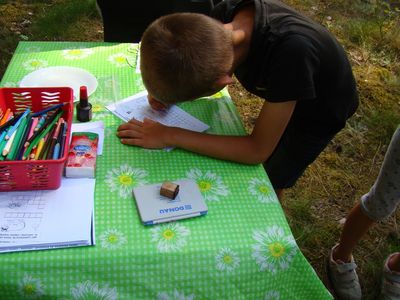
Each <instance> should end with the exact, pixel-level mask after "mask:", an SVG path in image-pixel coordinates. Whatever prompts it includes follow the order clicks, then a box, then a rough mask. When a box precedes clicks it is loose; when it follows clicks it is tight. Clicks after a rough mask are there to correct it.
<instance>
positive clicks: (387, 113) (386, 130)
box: [366, 110, 400, 145]
mask: <svg viewBox="0 0 400 300" xmlns="http://www.w3.org/2000/svg"><path fill="white" fill-rule="evenodd" d="M366 124H367V126H368V127H369V136H370V137H371V138H372V139H373V140H375V141H380V142H381V143H383V144H385V145H387V144H389V142H390V140H391V138H392V136H393V133H394V131H395V130H396V128H397V127H398V126H399V125H400V112H396V111H393V110H383V111H373V112H371V114H370V115H369V116H367V118H366Z"/></svg>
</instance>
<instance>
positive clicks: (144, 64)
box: [140, 13, 233, 103]
mask: <svg viewBox="0 0 400 300" xmlns="http://www.w3.org/2000/svg"><path fill="white" fill-rule="evenodd" d="M232 62H233V44H232V39H231V34H230V32H229V31H228V30H226V29H225V28H224V27H223V25H222V24H221V23H219V22H218V21H216V20H214V19H212V18H210V17H207V16H205V15H201V14H194V13H176V14H171V15H167V16H164V17H161V18H159V19H157V20H156V21H154V22H153V23H152V24H151V25H150V26H149V27H148V28H147V29H146V31H145V32H144V34H143V37H142V41H141V46H140V69H141V73H142V79H143V83H144V85H145V86H146V88H147V90H148V92H149V94H151V95H152V96H153V97H154V98H155V99H157V100H161V101H163V102H167V103H174V102H180V101H186V100H192V99H196V98H199V97H201V96H207V95H211V94H213V93H215V92H217V91H218V90H219V89H221V88H222V86H218V84H217V82H218V80H219V79H220V78H221V77H222V76H224V75H226V74H230V72H231V68H232Z"/></svg>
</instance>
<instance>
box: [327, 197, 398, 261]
mask: <svg viewBox="0 0 400 300" xmlns="http://www.w3.org/2000/svg"><path fill="white" fill-rule="evenodd" d="M374 222H375V221H374V220H372V219H370V218H369V217H367V216H366V215H365V214H364V213H363V212H362V210H361V207H360V204H357V205H356V206H355V207H354V208H353V209H352V210H351V212H350V214H349V216H348V218H347V220H346V223H345V224H344V227H343V230H342V234H341V236H340V242H339V245H338V246H337V247H336V249H335V251H334V252H333V259H334V260H337V259H340V260H341V261H343V262H350V260H351V253H352V252H353V249H354V247H355V246H356V244H357V242H358V241H359V240H360V239H361V237H362V236H363V235H364V234H365V233H366V232H367V230H368V229H369V228H370V227H371V225H372V224H374ZM399 266H400V265H399Z"/></svg>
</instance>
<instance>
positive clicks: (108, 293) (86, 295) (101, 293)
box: [71, 280, 118, 300]
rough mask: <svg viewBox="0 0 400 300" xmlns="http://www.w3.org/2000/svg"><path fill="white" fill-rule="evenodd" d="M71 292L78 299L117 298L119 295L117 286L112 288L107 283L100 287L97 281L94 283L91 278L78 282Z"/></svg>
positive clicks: (101, 299) (103, 299) (113, 299)
mask: <svg viewBox="0 0 400 300" xmlns="http://www.w3.org/2000/svg"><path fill="white" fill-rule="evenodd" d="M71 292H72V297H73V298H74V299H76V300H87V299H99V300H116V299H117V297H118V294H117V289H116V288H110V287H108V285H107V284H106V285H105V286H104V287H100V286H99V284H98V283H97V282H95V283H92V282H90V281H89V280H87V281H85V282H82V283H78V284H77V285H76V286H75V287H74V288H72V289H71Z"/></svg>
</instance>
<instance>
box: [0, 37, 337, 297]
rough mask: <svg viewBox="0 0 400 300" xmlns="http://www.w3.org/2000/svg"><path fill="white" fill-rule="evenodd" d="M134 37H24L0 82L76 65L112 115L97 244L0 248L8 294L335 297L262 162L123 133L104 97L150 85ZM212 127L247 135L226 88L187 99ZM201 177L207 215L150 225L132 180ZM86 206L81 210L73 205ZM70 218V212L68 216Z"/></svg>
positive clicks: (99, 185) (102, 114)
mask: <svg viewBox="0 0 400 300" xmlns="http://www.w3.org/2000/svg"><path fill="white" fill-rule="evenodd" d="M137 53H138V45H137V44H112V43H93V42H20V43H19V45H18V47H17V49H16V51H15V54H14V56H13V57H12V60H11V62H10V64H9V66H8V68H7V71H6V72H5V74H4V77H3V79H2V81H1V84H0V86H3V87H4V86H15V87H16V86H18V85H19V81H20V80H21V79H22V78H23V77H24V76H25V75H26V74H29V73H30V72H32V71H34V70H37V69H39V68H45V67H50V66H72V67H79V68H82V69H85V70H87V71H89V72H90V73H92V74H93V75H94V76H96V78H97V80H98V87H97V89H96V91H95V92H94V94H93V95H91V96H90V102H91V103H92V104H93V120H94V121H97V120H102V121H103V122H104V124H105V140H104V149H103V155H101V156H99V157H98V160H97V172H96V188H95V214H94V215H95V236H96V245H95V246H89V247H78V248H64V249H54V250H42V251H29V252H18V253H4V254H0V295H1V296H0V298H1V299H251V300H254V299H307V300H310V299H318V300H320V299H332V296H331V295H330V294H329V292H328V291H327V290H326V289H325V287H324V285H323V284H322V282H321V281H320V279H319V278H318V277H317V275H316V273H315V272H314V270H313V269H312V267H311V266H310V264H309V263H308V262H307V260H306V259H305V258H304V256H303V255H302V253H301V251H300V249H299V247H298V246H297V244H296V241H295V239H294V237H293V235H292V233H291V231H290V228H289V226H288V223H287V221H286V218H285V215H284V213H283V211H282V207H281V205H280V203H279V201H278V199H277V197H276V195H275V193H274V190H273V188H272V186H271V183H270V181H269V179H268V176H267V175H266V173H265V171H264V169H263V167H262V165H255V166H254V165H252V166H251V165H250V166H249V165H243V164H238V163H233V162H228V161H222V160H217V159H212V158H209V157H205V156H202V155H198V154H194V153H191V152H188V151H185V150H182V149H174V150H172V151H164V150H146V149H142V148H139V147H132V146H126V145H123V144H121V143H120V142H119V139H118V138H117V136H116V129H117V127H118V126H119V125H120V124H121V123H122V121H121V120H120V119H119V118H117V117H116V116H115V115H113V114H111V113H110V112H109V111H108V110H107V109H106V108H105V106H106V105H108V104H110V103H113V102H114V101H118V100H120V99H123V98H125V97H128V96H130V95H133V94H135V93H138V92H140V91H143V90H144V86H143V84H142V81H141V77H140V73H139V72H138V68H137V66H136V64H137ZM179 106H180V108H182V109H183V110H185V111H187V112H188V113H190V114H192V115H193V116H195V117H196V118H198V119H200V120H201V121H203V122H205V123H206V124H208V125H209V126H210V129H209V130H208V132H210V133H216V134H227V135H244V134H245V130H244V128H243V126H242V123H241V121H240V118H239V115H238V113H237V110H236V108H235V106H234V104H233V103H232V101H231V98H230V96H229V94H228V92H227V91H226V90H223V91H221V92H219V93H217V94H215V95H213V96H212V97H208V98H202V99H198V100H195V101H193V102H187V103H181V104H179ZM182 178H190V179H193V180H195V181H196V182H197V184H198V186H199V189H200V191H201V194H202V196H203V198H204V200H205V202H206V204H207V206H208V209H209V211H208V214H207V215H206V216H202V217H196V218H190V219H186V220H180V221H176V222H170V223H164V224H159V225H153V226H145V225H143V224H142V222H141V220H140V217H139V215H138V212H137V208H136V205H135V201H134V198H133V197H132V188H134V187H136V186H139V185H144V184H150V183H159V182H163V181H164V180H177V179H182ZM77 209H79V207H77ZM71 222H73V216H71Z"/></svg>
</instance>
